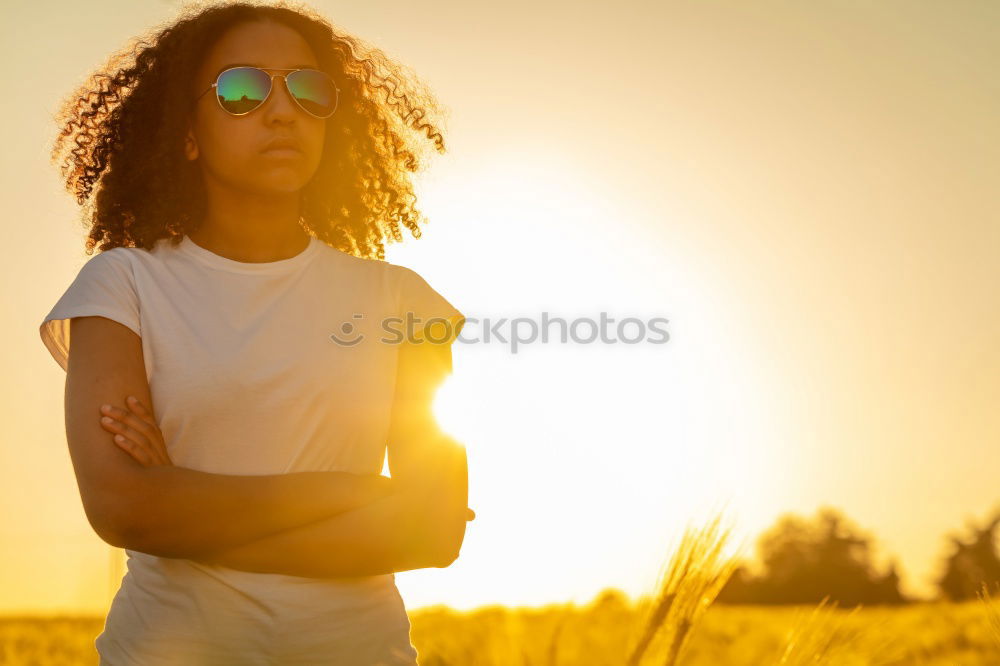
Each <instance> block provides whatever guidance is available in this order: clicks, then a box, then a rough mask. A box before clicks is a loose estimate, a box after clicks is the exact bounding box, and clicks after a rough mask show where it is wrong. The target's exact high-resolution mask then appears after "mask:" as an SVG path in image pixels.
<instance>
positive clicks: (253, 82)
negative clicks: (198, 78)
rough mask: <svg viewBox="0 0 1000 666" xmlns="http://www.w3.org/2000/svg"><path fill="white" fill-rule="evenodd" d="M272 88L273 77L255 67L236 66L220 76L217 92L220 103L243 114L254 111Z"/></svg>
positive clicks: (232, 110) (233, 111) (231, 111)
mask: <svg viewBox="0 0 1000 666" xmlns="http://www.w3.org/2000/svg"><path fill="white" fill-rule="evenodd" d="M270 90H271V77H270V76H269V75H268V74H267V72H263V71H261V70H259V69H256V68H254V67H236V68H234V69H230V70H226V71H225V72H223V73H222V75H221V76H220V77H219V81H218V86H216V94H217V95H218V96H219V103H220V104H222V108H224V109H225V110H226V111H228V112H229V113H236V114H242V113H247V112H249V111H253V110H254V109H256V108H257V107H258V106H260V105H261V103H262V102H263V101H264V100H265V99H266V98H267V93H268V92H269V91H270Z"/></svg>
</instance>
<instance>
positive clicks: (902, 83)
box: [0, 0, 1000, 612]
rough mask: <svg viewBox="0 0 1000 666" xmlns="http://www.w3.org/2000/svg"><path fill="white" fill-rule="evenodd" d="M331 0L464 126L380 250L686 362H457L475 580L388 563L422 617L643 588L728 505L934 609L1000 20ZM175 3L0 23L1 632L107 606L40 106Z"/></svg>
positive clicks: (606, 350) (969, 498) (906, 13)
mask: <svg viewBox="0 0 1000 666" xmlns="http://www.w3.org/2000/svg"><path fill="white" fill-rule="evenodd" d="M473 5H477V6H473ZM313 6H315V7H316V8H318V9H319V10H321V11H322V12H323V13H324V14H325V15H327V16H328V17H330V18H331V20H332V21H333V22H334V23H336V24H338V25H340V26H341V27H343V28H345V29H347V30H349V31H351V32H353V33H354V34H357V35H358V36H360V37H362V38H363V39H365V40H367V41H370V42H372V43H374V44H376V45H378V46H379V47H381V48H382V49H384V50H385V51H386V52H388V53H389V54H390V55H392V56H396V57H398V58H400V59H401V60H403V61H404V62H406V63H407V64H408V65H409V66H410V67H412V68H413V69H414V70H415V71H416V72H417V73H418V74H420V75H421V76H422V78H423V79H424V80H425V81H426V82H427V83H428V84H429V85H430V86H431V87H432V89H433V90H434V91H435V92H436V93H437V95H438V97H439V99H440V100H441V101H442V102H443V103H444V105H445V106H447V107H448V108H449V109H450V111H451V117H450V119H449V122H448V124H447V126H446V129H447V131H446V134H445V138H446V141H447V145H448V147H449V153H448V154H447V155H446V156H444V157H441V158H439V159H438V160H437V161H436V162H435V163H433V165H432V166H431V170H430V172H429V174H428V176H427V177H426V178H423V179H422V180H421V181H420V189H419V192H418V193H419V194H420V196H421V199H422V205H421V209H422V210H423V211H424V212H425V213H426V214H427V216H428V217H429V218H430V219H431V224H430V225H429V226H428V227H427V229H426V231H425V234H424V238H423V239H421V240H420V241H414V240H412V239H411V240H410V244H412V245H410V244H408V245H407V246H391V247H390V248H389V256H388V258H389V260H390V261H393V262H394V263H403V264H405V265H409V266H411V267H413V268H415V269H416V270H418V271H419V272H420V273H421V274H422V275H424V276H425V277H426V278H427V280H428V281H429V282H430V283H431V284H432V285H434V286H435V288H437V289H438V290H439V291H440V292H441V293H442V294H443V295H445V296H446V297H447V298H448V299H449V300H450V301H451V302H452V303H454V304H455V305H456V306H457V307H458V308H459V309H461V310H462V311H463V312H464V313H465V314H466V315H468V316H469V317H477V318H484V317H527V318H532V319H535V320H537V319H538V318H539V317H540V316H541V312H543V311H544V312H549V313H550V314H551V315H552V316H563V317H565V318H569V319H573V318H577V317H590V318H597V317H599V315H600V313H601V312H602V311H603V312H607V313H608V316H610V317H614V318H618V319H620V318H624V317H629V316H635V317H639V318H643V319H648V318H650V317H657V316H662V317H666V318H668V319H669V320H670V323H669V325H668V327H667V328H668V330H669V332H670V336H671V339H670V342H668V343H667V344H666V345H652V344H645V345H630V346H622V345H618V346H614V345H601V344H590V345H579V344H572V343H571V344H558V343H549V344H539V343H535V344H530V345H525V346H523V347H521V348H519V349H518V350H517V353H512V351H511V349H510V347H509V346H504V345H501V344H462V343H458V344H456V346H455V376H454V378H453V381H452V383H451V384H450V385H449V386H448V387H447V388H448V391H447V392H446V394H445V395H443V396H442V403H441V418H442V420H443V421H444V422H445V424H446V426H447V427H448V428H449V429H450V430H452V431H453V432H454V433H455V434H456V435H459V436H460V438H461V439H462V440H463V441H464V442H465V444H466V446H467V447H468V451H469V465H470V505H471V506H472V507H473V508H474V509H476V511H477V513H478V517H477V519H476V521H475V522H473V523H471V524H470V526H469V530H468V533H467V537H466V542H465V547H464V548H463V552H462V557H461V558H460V559H459V560H458V562H456V564H455V565H453V566H452V567H450V568H449V569H444V570H437V569H434V570H426V571H419V572H407V573H402V574H398V575H397V582H398V585H399V587H400V590H401V592H402V594H403V597H404V599H405V600H406V602H407V605H408V606H409V607H411V608H413V607H418V606H421V605H424V604H430V603H437V602H441V603H447V604H450V605H452V606H455V607H458V608H470V607H474V606H478V605H482V604H487V603H504V604H536V603H537V604H540V603H544V602H547V601H556V600H569V599H576V600H580V601H585V600H589V599H590V598H591V597H592V596H593V595H594V594H595V593H596V592H597V591H598V590H601V589H603V588H605V587H610V586H615V587H619V588H622V589H624V590H626V591H627V592H629V593H630V594H633V595H635V594H639V593H641V592H644V591H645V590H646V589H647V588H649V587H650V586H651V585H652V584H653V582H654V580H655V576H656V573H657V572H658V569H659V567H660V566H661V565H662V563H663V561H664V560H665V559H666V557H667V554H668V548H669V546H670V544H671V543H672V539H674V538H676V536H677V535H678V534H679V531H680V530H681V529H682V528H683V527H684V525H685V524H686V523H688V522H692V521H693V522H697V521H698V520H700V519H701V518H703V517H704V516H706V515H707V513H706V512H707V511H708V510H709V509H710V508H713V507H717V506H719V505H720V504H721V503H728V506H729V508H730V510H731V511H732V512H733V515H734V516H735V517H736V518H737V520H738V524H739V532H740V534H741V535H743V536H745V537H746V538H748V539H750V540H751V542H752V538H753V537H754V535H755V534H756V533H758V532H759V531H760V530H761V529H764V528H766V527H768V526H770V525H771V524H772V523H773V521H774V520H775V519H776V518H777V517H778V516H779V515H780V514H781V513H783V512H786V511H796V512H800V513H806V514H810V515H811V514H812V513H813V512H814V511H815V510H816V508H817V507H818V506H819V505H821V504H831V505H834V506H837V507H840V508H842V509H843V510H844V511H845V512H846V513H847V515H848V516H849V517H851V518H852V519H853V520H855V521H856V522H857V523H858V524H859V525H860V526H861V527H862V528H863V529H865V530H867V531H869V532H870V533H871V534H872V535H874V536H875V537H876V538H877V539H878V545H879V547H880V548H879V551H878V552H879V557H880V559H879V561H880V562H883V561H884V558H885V557H886V556H890V555H892V556H897V557H898V559H899V561H900V564H901V574H902V576H903V586H904V591H909V592H912V593H916V594H923V593H927V592H929V590H930V588H929V585H928V584H929V582H930V580H931V576H932V575H933V573H934V571H935V565H936V558H937V557H938V556H940V555H941V554H942V553H943V552H944V548H945V539H944V536H945V534H946V533H948V532H950V531H952V530H955V529H958V528H960V527H961V526H962V524H963V523H964V522H965V521H966V520H967V519H981V518H982V517H984V516H985V515H986V513H987V512H988V511H989V510H990V509H991V508H992V507H994V506H996V505H997V502H998V501H1000V486H998V484H997V472H996V470H997V468H998V465H1000V409H997V404H998V399H1000V344H998V343H1000V215H998V213H1000V204H998V198H997V196H996V184H997V182H998V179H1000V129H998V123H997V118H998V117H1000V82H998V79H997V77H996V72H995V67H996V63H997V62H1000V39H998V38H997V37H998V35H997V26H998V25H1000V5H997V4H996V3H993V2H989V1H986V0H983V1H980V2H951V3H930V2H924V3H915V2H908V1H906V2H904V1H902V0H894V1H885V2H880V3H864V2H847V1H838V2H832V1H819V0H817V1H814V2H808V3H803V2H795V1H792V0H788V1H785V2H766V3H752V4H751V3H745V2H742V1H739V0H728V1H722V0H719V1H716V2H712V3H703V2H694V1H691V2H656V3H653V2H644V3H638V2H630V3H609V4H604V3H593V2H566V3H540V4H539V3H528V2H523V1H522V2H504V3H490V4H486V3H465V2H455V3H449V2H436V3H435V2H431V3H402V2H400V3H389V2H365V3H357V2H350V3H348V2H332V1H325V2H315V3H314V4H313ZM176 7H177V5H176V4H174V3H167V2H143V3H136V2H126V1H124V0H121V1H118V2H107V1H106V2H90V3H85V4H74V3H59V5H58V11H56V12H53V10H52V5H51V4H50V3H45V2H33V3H28V2H17V3H8V4H5V5H4V8H3V9H2V10H0V26H2V27H0V30H2V39H0V52H2V60H3V62H5V63H7V66H8V77H7V86H8V90H9V97H8V103H7V104H5V105H3V107H2V110H0V114H2V116H3V120H4V125H5V127H6V130H7V131H6V132H5V140H6V151H5V155H4V159H3V161H2V169H3V171H2V178H0V197H2V200H3V202H4V205H5V210H4V213H5V216H4V217H5V219H6V221H7V227H8V229H9V234H10V236H9V240H8V247H9V248H10V249H9V251H8V255H7V257H6V261H4V262H3V266H2V267H0V277H2V279H0V290H2V294H3V298H4V300H3V302H4V304H5V309H6V312H7V313H8V315H7V316H8V317H9V321H10V322H11V323H12V324H13V325H9V326H6V327H4V328H3V329H0V349H2V350H3V351H2V353H3V354H4V355H5V358H4V359H3V361H4V368H5V370H6V372H5V381H4V382H3V384H2V397H3V400H2V412H0V414H2V416H3V422H4V423H5V426H4V429H5V430H4V435H5V437H4V439H5V445H4V446H3V447H2V448H0V540H2V543H3V549H2V551H0V590H3V592H2V596H0V612H5V611H12V610H41V611H44V610H55V609H61V610H66V609H68V610H90V611H95V612H104V611H105V610H106V608H107V604H108V602H109V600H110V592H111V589H112V586H111V583H117V581H116V578H115V576H120V575H121V572H120V571H116V570H115V569H113V568H112V567H111V562H112V555H113V553H114V552H115V551H113V550H112V549H111V548H110V547H108V546H106V545H105V544H103V542H101V541H100V540H99V539H98V538H97V537H96V536H94V535H93V534H92V532H91V531H90V528H89V526H88V525H87V522H86V518H85V516H84V514H83V510H82V507H81V505H80V500H79V495H78V491H77V487H76V481H75V478H74V476H73V470H72V467H71V464H70V460H69V456H68V452H67V449H66V443H65V432H64V429H63V416H62V405H63V393H62V389H63V381H64V373H63V371H62V370H61V369H60V368H59V367H58V366H57V365H56V363H55V362H54V361H53V360H52V359H51V357H49V355H48V352H47V351H46V350H45V348H44V346H43V345H42V343H41V341H40V339H39V337H38V324H39V323H40V322H41V320H42V318H43V317H44V316H45V314H46V313H47V312H48V311H49V309H50V308H51V307H52V305H53V304H54V303H55V301H56V300H57V299H58V297H59V296H60V295H61V294H62V293H63V291H64V290H65V288H66V287H67V286H68V285H69V283H70V282H71V281H72V279H73V277H75V275H76V273H77V271H78V270H79V268H80V266H81V265H82V264H83V262H84V261H85V260H86V256H85V255H84V254H83V250H82V248H83V238H84V234H83V230H82V227H81V225H80V223H79V221H78V212H77V209H76V205H75V203H74V201H73V200H72V198H71V197H70V196H69V195H68V194H66V193H64V192H62V191H61V189H60V183H59V179H58V172H57V169H56V167H54V166H52V165H50V164H49V163H48V159H47V158H48V151H49V147H50V145H51V142H52V139H53V137H54V134H55V131H56V128H55V125H54V124H53V122H52V121H51V119H50V117H51V114H52V113H53V112H54V110H55V108H56V104H57V102H58V101H59V100H61V99H62V97H63V96H64V95H65V94H67V93H69V92H70V91H71V90H72V89H73V88H74V87H75V85H76V84H77V83H79V82H81V81H82V79H83V77H84V76H85V75H86V74H88V73H89V72H90V71H91V69H92V68H93V67H95V66H97V65H98V64H100V63H101V62H103V60H104V59H105V58H106V56H107V55H108V54H109V53H110V52H111V51H113V50H116V49H117V48H119V47H120V46H121V45H122V44H124V43H125V41H126V40H127V39H128V38H130V37H131V36H133V35H135V34H137V33H139V32H142V31H144V30H146V29H148V28H149V27H151V26H152V25H154V24H156V23H158V22H161V21H166V20H168V19H170V18H171V17H172V16H173V15H174V13H175V11H176ZM467 330H468V331H469V332H470V333H471V332H472V327H467Z"/></svg>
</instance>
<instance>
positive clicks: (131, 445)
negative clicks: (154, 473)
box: [114, 435, 153, 467]
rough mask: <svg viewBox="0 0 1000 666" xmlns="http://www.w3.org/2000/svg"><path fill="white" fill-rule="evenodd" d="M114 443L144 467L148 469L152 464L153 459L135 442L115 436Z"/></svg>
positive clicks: (121, 436)
mask: <svg viewBox="0 0 1000 666" xmlns="http://www.w3.org/2000/svg"><path fill="white" fill-rule="evenodd" d="M114 442H115V444H116V445H117V446H118V447H119V448H120V449H122V450H123V451H125V452H126V453H128V454H129V455H130V456H132V457H133V458H135V459H136V461H138V462H139V464H141V465H143V466H145V467H149V466H151V465H152V464H153V459H152V457H151V456H150V455H149V452H148V451H147V450H146V448H145V447H143V446H142V445H140V444H138V443H137V442H134V441H132V440H131V439H128V438H127V437H125V436H123V435H115V436H114Z"/></svg>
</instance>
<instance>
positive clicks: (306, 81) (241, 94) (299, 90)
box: [195, 66, 340, 118]
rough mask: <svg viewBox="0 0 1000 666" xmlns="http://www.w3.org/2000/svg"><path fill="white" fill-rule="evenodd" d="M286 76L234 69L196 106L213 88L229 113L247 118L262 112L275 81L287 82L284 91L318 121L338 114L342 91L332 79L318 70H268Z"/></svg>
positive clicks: (225, 72)
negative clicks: (257, 110)
mask: <svg viewBox="0 0 1000 666" xmlns="http://www.w3.org/2000/svg"><path fill="white" fill-rule="evenodd" d="M269 69H271V70H273V71H276V72H287V73H286V74H268V73H267V72H266V71H264V70H263V69H261V68H260V67H248V66H245V67H231V68H229V69H226V70H223V71H222V72H221V73H220V74H219V76H218V78H217V79H216V80H215V83H213V84H212V86H211V88H208V89H207V90H205V92H203V93H201V95H198V97H196V98H195V102H197V101H198V100H199V99H201V98H202V96H204V94H205V93H207V92H208V91H209V90H211V89H212V88H215V92H216V94H215V98H216V99H217V100H218V102H219V106H221V107H222V110H223V111H225V112H226V113H229V114H231V115H234V116H245V115H246V114H248V113H250V112H251V111H253V110H254V109H256V108H259V107H260V106H261V105H262V104H264V102H266V101H267V98H268V97H270V95H271V91H272V90H273V89H274V79H275V77H280V78H283V79H284V80H285V87H286V88H288V92H289V93H290V94H291V96H292V99H294V100H295V102H296V103H297V104H298V105H299V107H301V108H302V110H303V111H305V112H306V113H308V114H309V115H311V116H314V117H316V118H329V117H330V116H332V115H333V113H334V112H335V111H336V110H337V102H338V100H339V98H340V88H338V87H337V84H336V83H334V82H333V79H332V78H330V75H329V74H327V73H326V72H321V71H319V70H318V69H281V68H278V67H271V68H269Z"/></svg>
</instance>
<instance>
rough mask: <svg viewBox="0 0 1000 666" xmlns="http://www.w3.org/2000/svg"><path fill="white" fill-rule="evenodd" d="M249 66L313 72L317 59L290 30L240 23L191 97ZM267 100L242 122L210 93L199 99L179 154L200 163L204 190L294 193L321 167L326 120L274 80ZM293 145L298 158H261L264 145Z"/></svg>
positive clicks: (203, 70)
mask: <svg viewBox="0 0 1000 666" xmlns="http://www.w3.org/2000/svg"><path fill="white" fill-rule="evenodd" d="M235 65H254V66H257V67H260V68H262V69H264V70H267V71H268V73H270V74H285V73H286V72H278V71H273V70H271V69H270V68H305V67H311V68H316V69H319V65H318V63H317V61H316V56H315V55H314V54H313V52H312V50H311V49H310V48H309V45H308V44H307V43H306V41H305V40H304V39H303V38H302V36H301V35H299V33H297V32H296V31H295V30H293V29H291V28H289V27H287V26H284V25H281V24H279V23H273V22H253V23H243V24H240V25H237V26H234V27H233V28H231V29H230V30H228V31H227V32H225V33H223V35H222V36H221V37H220V39H219V41H218V42H217V43H216V44H215V46H214V47H212V49H211V50H210V51H209V53H208V55H207V57H206V58H205V60H204V62H203V63H202V65H201V67H200V68H199V71H197V72H196V73H195V75H194V76H195V78H194V89H193V91H192V93H193V96H197V95H199V94H201V93H202V92H204V91H205V90H206V89H208V88H210V87H211V85H212V84H213V83H215V79H216V77H217V76H218V75H219V72H221V71H222V70H224V69H228V68H229V67H233V66H235ZM272 86H273V88H272V89H271V94H270V95H269V96H268V97H267V100H266V101H265V102H264V104H262V105H261V106H259V107H257V108H256V109H254V110H253V111H251V112H250V113H248V114H246V115H243V116H232V115H230V114H229V113H227V112H226V111H224V110H223V109H222V108H221V107H220V106H219V103H218V101H217V100H216V99H214V89H213V90H212V91H211V92H208V93H205V94H204V95H203V96H202V97H201V98H200V99H198V101H197V104H196V105H195V109H194V112H193V115H192V124H191V128H190V131H189V132H188V136H187V138H186V140H185V145H184V153H185V155H186V156H187V158H188V159H189V160H198V163H199V164H200V165H201V170H202V175H203V178H205V179H206V180H207V181H210V184H214V185H216V186H221V187H225V188H227V189H231V190H236V191H241V192H247V193H253V194H265V195H266V194H275V195H280V194H290V193H295V192H298V191H299V190H300V189H302V187H303V186H304V185H305V184H306V183H307V182H308V181H309V179H310V178H312V176H313V174H314V173H315V172H316V169H317V167H318V166H319V163H320V159H321V158H322V153H323V141H324V139H325V136H326V120H325V119H321V118H316V117H314V116H311V115H309V114H308V113H306V112H305V111H304V110H302V108H301V107H299V106H298V104H297V103H296V102H295V100H294V99H292V97H291V96H290V95H289V93H288V89H287V88H286V87H285V82H284V79H282V78H275V79H273V81H272ZM278 137H281V138H291V139H293V140H295V141H297V142H298V143H299V147H300V148H301V152H300V153H299V154H297V155H289V154H288V153H275V152H272V153H265V152H263V151H264V148H265V147H266V146H267V144H268V142H270V141H272V140H273V139H275V138H278Z"/></svg>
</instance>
